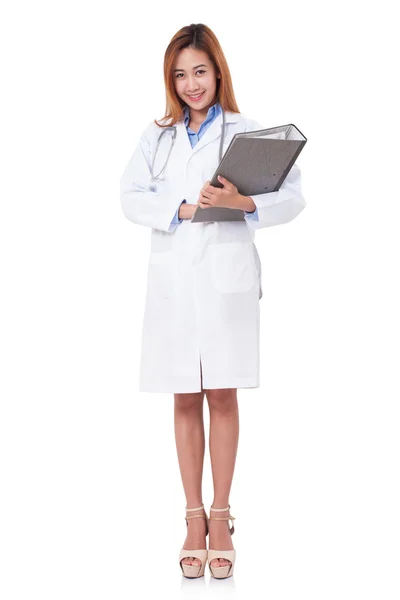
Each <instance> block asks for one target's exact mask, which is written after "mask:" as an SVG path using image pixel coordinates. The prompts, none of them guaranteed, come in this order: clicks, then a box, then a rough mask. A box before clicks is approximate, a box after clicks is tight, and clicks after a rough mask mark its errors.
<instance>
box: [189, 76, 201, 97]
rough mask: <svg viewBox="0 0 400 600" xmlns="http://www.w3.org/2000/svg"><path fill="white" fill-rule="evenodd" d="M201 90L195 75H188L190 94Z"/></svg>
mask: <svg viewBox="0 0 400 600" xmlns="http://www.w3.org/2000/svg"><path fill="white" fill-rule="evenodd" d="M199 91H200V87H199V84H198V83H197V81H196V79H195V77H194V76H190V75H189V76H188V79H187V93H188V94H196V93H197V92H199Z"/></svg>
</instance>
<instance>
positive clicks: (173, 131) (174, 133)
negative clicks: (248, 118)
mask: <svg viewBox="0 0 400 600" xmlns="http://www.w3.org/2000/svg"><path fill="white" fill-rule="evenodd" d="M168 130H172V143H171V147H170V149H169V152H168V155H167V158H166V160H165V164H164V166H163V168H162V169H161V171H160V172H159V174H158V175H154V174H153V169H154V163H155V160H156V155H157V150H158V147H159V145H160V141H161V138H162V136H163V135H164V133H165V132H166V131H168ZM177 131H178V130H177V128H176V125H174V126H173V127H165V128H164V130H163V131H162V132H161V133H160V135H159V136H158V140H157V146H156V151H155V153H154V156H153V160H152V161H151V167H150V173H151V179H152V181H155V180H156V179H159V177H160V175H161V174H162V172H163V171H165V168H166V166H167V164H168V159H169V156H170V154H171V151H172V148H173V147H174V144H175V138H176V134H177ZM224 138H225V111H224V110H222V133H221V141H220V144H219V162H221V160H222V147H223V145H224Z"/></svg>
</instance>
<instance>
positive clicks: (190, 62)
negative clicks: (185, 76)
mask: <svg viewBox="0 0 400 600" xmlns="http://www.w3.org/2000/svg"><path fill="white" fill-rule="evenodd" d="M200 63H201V64H204V65H207V66H211V61H210V59H209V58H208V56H207V53H206V52H204V51H203V50H195V49H194V48H183V50H181V51H180V52H179V54H178V56H177V59H176V61H175V64H174V69H184V70H187V69H192V68H193V67H195V66H196V65H199V64H200Z"/></svg>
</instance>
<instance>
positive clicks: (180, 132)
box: [176, 111, 240, 162]
mask: <svg viewBox="0 0 400 600" xmlns="http://www.w3.org/2000/svg"><path fill="white" fill-rule="evenodd" d="M239 119H240V114H239V113H234V112H231V111H225V125H226V135H227V134H228V132H229V123H237V122H238V121H239ZM176 127H177V135H176V145H177V147H178V149H179V150H178V151H179V153H180V156H181V157H182V159H181V160H183V161H185V162H187V161H189V160H190V159H191V158H192V156H193V155H194V154H196V152H199V151H200V150H201V149H202V148H204V147H205V146H207V144H209V143H210V142H212V141H213V140H215V139H217V138H219V137H220V136H221V132H222V114H219V115H218V116H217V118H216V119H214V121H213V122H212V123H211V125H210V126H209V127H208V129H207V130H206V132H205V133H204V134H203V135H202V136H201V138H200V140H199V141H198V142H197V144H196V145H195V146H194V148H192V145H191V143H190V140H189V135H188V132H187V129H186V126H185V122H184V121H183V120H182V121H179V122H178V123H177V125H176Z"/></svg>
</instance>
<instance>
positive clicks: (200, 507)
mask: <svg viewBox="0 0 400 600" xmlns="http://www.w3.org/2000/svg"><path fill="white" fill-rule="evenodd" d="M202 508H204V504H202V505H201V506H198V507H197V508H187V509H186V510H187V511H188V512H190V511H192V510H200V509H202Z"/></svg>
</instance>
